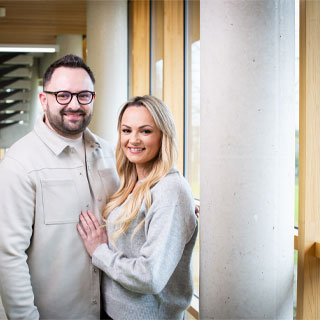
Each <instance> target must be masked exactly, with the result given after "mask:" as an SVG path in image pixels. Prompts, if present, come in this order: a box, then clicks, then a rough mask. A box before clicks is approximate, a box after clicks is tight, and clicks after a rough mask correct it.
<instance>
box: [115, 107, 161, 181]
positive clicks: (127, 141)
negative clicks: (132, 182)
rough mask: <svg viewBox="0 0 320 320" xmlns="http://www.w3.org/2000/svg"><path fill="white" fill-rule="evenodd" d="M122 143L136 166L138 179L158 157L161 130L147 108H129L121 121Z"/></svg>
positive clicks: (129, 158)
mask: <svg viewBox="0 0 320 320" xmlns="http://www.w3.org/2000/svg"><path fill="white" fill-rule="evenodd" d="M120 138H121V139H120V143H121V148H122V150H123V152H124V153H125V155H126V157H127V158H128V160H129V161H130V162H132V163H134V164H135V165H136V168H137V172H138V178H139V179H142V178H143V177H141V173H143V172H144V169H146V168H147V167H148V164H149V163H150V162H151V161H152V160H153V159H154V158H155V157H156V156H157V155H158V153H159V149H160V145H161V138H162V134H161V130H160V129H159V128H158V127H157V126H156V124H155V122H154V120H153V118H152V116H151V114H150V112H149V110H148V109H147V108H145V107H141V106H139V107H135V106H132V107H128V108H127V109H126V110H125V112H124V114H123V116H122V120H121V136H120Z"/></svg>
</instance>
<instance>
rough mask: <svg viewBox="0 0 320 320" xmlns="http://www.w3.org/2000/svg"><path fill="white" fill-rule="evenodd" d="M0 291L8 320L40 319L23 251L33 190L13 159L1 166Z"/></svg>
mask: <svg viewBox="0 0 320 320" xmlns="http://www.w3.org/2000/svg"><path fill="white" fill-rule="evenodd" d="M0 194H1V206H0V221H1V232H0V261H1V264H0V290H1V297H2V302H3V305H4V308H5V311H6V314H7V316H8V318H9V319H30V320H34V319H39V313H38V310H37V308H36V307H35V305H34V295H33V290H32V287H31V281H30V273H29V267H28V264H27V258H28V257H27V254H26V250H27V249H28V247H29V245H30V239H31V237H32V227H33V219H34V205H35V190H34V187H33V185H32V183H31V181H30V180H29V178H28V174H27V172H26V171H25V170H24V169H23V168H22V167H21V166H20V164H19V163H18V162H16V160H14V159H10V158H9V157H6V158H5V159H4V160H2V162H1V164H0Z"/></svg>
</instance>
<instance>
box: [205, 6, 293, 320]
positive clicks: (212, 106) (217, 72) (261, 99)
mask: <svg viewBox="0 0 320 320" xmlns="http://www.w3.org/2000/svg"><path fill="white" fill-rule="evenodd" d="M200 6H201V9H200V10H201V11H200V15H201V26H200V30H201V36H200V38H201V226H200V233H201V235H200V241H201V242H200V248H201V252H200V259H201V260H200V261H201V262H200V318H201V319H213V318H214V319H292V317H293V315H292V309H293V308H292V304H293V301H292V300H293V298H292V291H293V223H294V161H295V155H294V139H295V129H294V32H295V26H294V1H291V0H274V1H269V0H260V1H244V0H243V1H242V0H240V1H239V0H215V1H212V0H201V2H200Z"/></svg>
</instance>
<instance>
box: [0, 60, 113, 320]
mask: <svg viewBox="0 0 320 320" xmlns="http://www.w3.org/2000/svg"><path fill="white" fill-rule="evenodd" d="M94 82H95V80H94V76H93V74H92V71H91V70H90V68H89V67H88V66H87V65H86V64H85V63H84V62H83V60H82V59H81V58H79V57H77V56H74V55H67V56H64V57H63V58H61V59H60V60H58V61H56V62H55V63H53V64H52V65H51V66H50V67H49V68H48V70H47V71H46V73H45V75H44V78H43V88H44V91H43V92H42V93H40V95H39V98H40V101H41V105H42V107H43V110H44V117H43V119H39V120H38V122H37V123H36V125H35V128H34V130H33V131H32V132H30V133H29V134H27V135H26V136H25V137H23V138H22V139H20V140H19V141H18V142H16V143H15V144H14V145H13V146H12V147H11V148H10V149H9V151H8V152H7V153H6V156H5V158H4V159H3V160H2V162H1V164H0V194H1V207H0V223H1V232H0V261H1V262H0V289H1V297H2V301H3V305H4V308H5V310H6V313H7V316H8V318H9V319H32V320H33V319H39V318H41V319H99V318H100V272H99V271H98V270H97V269H96V268H95V267H93V265H92V263H91V260H90V257H89V255H88V254H87V253H86V251H85V249H84V247H83V244H82V241H81V239H80V236H79V235H78V232H77V229H76V225H77V223H78V221H79V214H80V213H81V211H82V210H88V209H90V210H91V211H93V212H95V214H96V216H100V212H101V210H102V209H103V206H104V204H105V203H106V201H107V199H108V197H110V196H111V195H112V193H113V192H114V191H115V190H116V189H117V187H118V177H117V173H116V169H115V162H114V154H113V151H112V148H111V147H110V145H109V144H108V143H107V142H106V141H104V140H102V139H101V138H99V137H97V136H95V135H94V134H92V133H91V132H90V131H89V130H88V129H87V126H88V124H89V122H90V120H91V117H92V112H93V102H94V99H95V92H94Z"/></svg>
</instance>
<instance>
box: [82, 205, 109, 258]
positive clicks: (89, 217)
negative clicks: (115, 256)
mask: <svg viewBox="0 0 320 320" xmlns="http://www.w3.org/2000/svg"><path fill="white" fill-rule="evenodd" d="M80 221H81V226H80V224H78V225H77V229H78V232H79V233H80V236H81V238H82V240H83V243H84V245H85V247H86V249H87V251H88V253H89V255H90V257H92V254H93V252H94V250H96V249H97V248H98V246H99V245H100V244H102V243H107V242H108V237H107V234H106V232H105V230H104V228H103V227H102V226H100V224H99V221H98V220H97V218H96V217H95V216H94V215H93V213H92V212H91V211H89V210H88V212H84V211H82V212H81V214H80Z"/></svg>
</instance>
